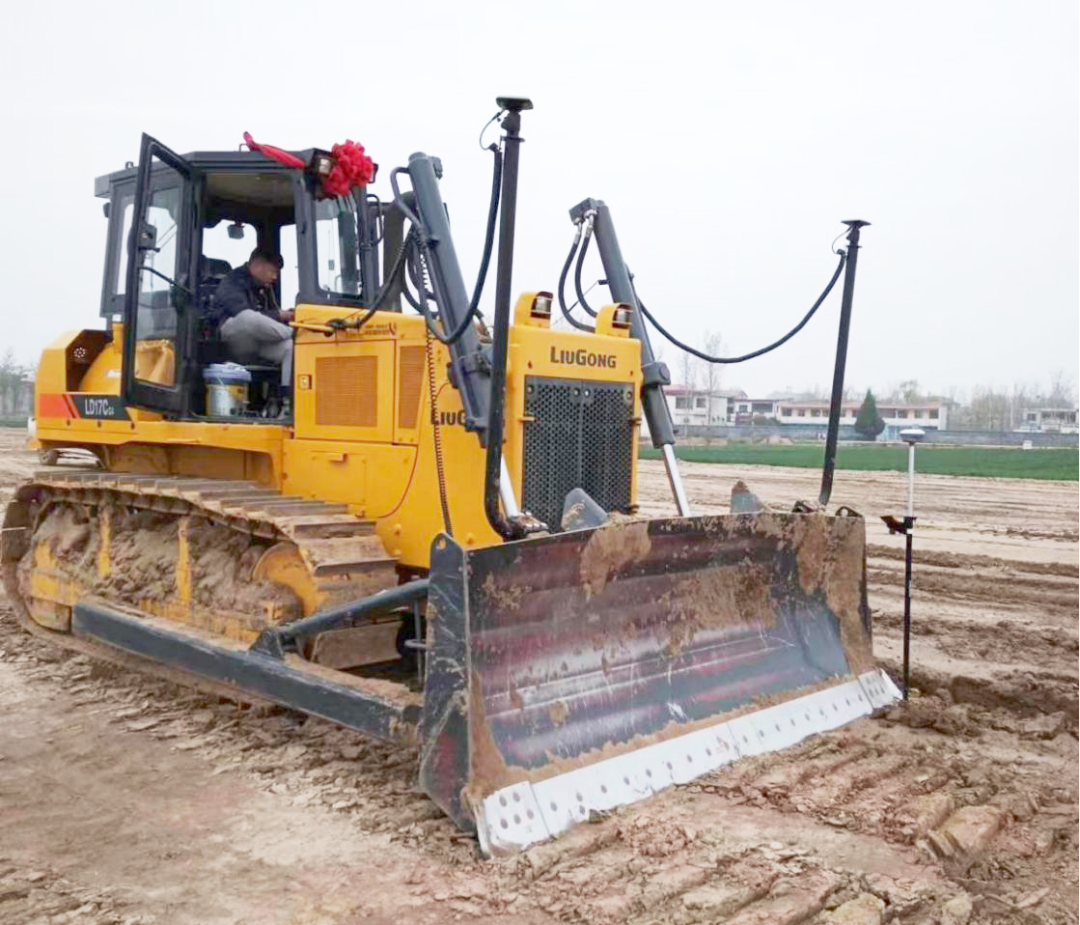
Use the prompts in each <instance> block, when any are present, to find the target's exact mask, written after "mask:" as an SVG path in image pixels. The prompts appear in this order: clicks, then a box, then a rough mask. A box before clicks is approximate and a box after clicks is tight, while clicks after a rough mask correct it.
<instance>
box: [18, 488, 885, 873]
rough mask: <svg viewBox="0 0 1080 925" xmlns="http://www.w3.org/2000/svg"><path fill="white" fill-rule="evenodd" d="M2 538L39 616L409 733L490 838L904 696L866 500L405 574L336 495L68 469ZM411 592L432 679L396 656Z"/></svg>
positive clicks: (631, 796) (466, 822) (443, 792)
mask: <svg viewBox="0 0 1080 925" xmlns="http://www.w3.org/2000/svg"><path fill="white" fill-rule="evenodd" d="M3 537H4V544H3V570H4V581H5V585H6V587H7V589H8V592H9V595H10V596H11V598H12V599H13V600H14V601H15V602H16V606H17V607H18V608H19V609H20V610H21V611H22V617H23V619H24V620H25V621H26V622H27V624H28V626H30V627H32V628H33V629H34V630H35V631H38V632H44V631H51V632H50V635H51V636H53V638H55V639H57V640H58V641H60V642H61V643H62V644H63V643H67V644H69V645H71V644H74V645H76V646H77V647H84V646H85V645H87V644H88V643H89V644H94V645H102V644H103V645H104V646H106V647H109V648H110V649H112V650H113V651H116V650H119V651H121V652H124V653H128V654H129V655H135V656H139V657H141V658H143V659H150V660H152V661H154V662H155V663H158V664H159V665H164V666H166V667H167V668H173V669H180V670H181V671H182V672H184V673H185V674H187V675H189V676H194V677H196V678H199V679H201V682H202V683H205V682H206V681H207V680H209V681H210V682H211V683H212V684H217V685H224V688H223V689H224V690H226V691H232V692H238V693H239V694H240V696H241V697H244V698H246V699H251V700H253V701H256V702H265V701H269V702H273V703H278V704H282V705H285V706H288V707H292V708H295V709H299V710H302V711H305V712H308V713H311V714H313V715H317V716H321V717H323V718H326V719H329V720H332V721H335V722H339V723H342V724H343V725H347V726H350V727H351V728H355V729H358V730H360V731H363V732H367V733H370V734H373V735H376V736H378V737H381V738H385V739H397V740H403V741H415V740H418V741H419V744H420V782H421V786H422V787H423V788H424V790H425V791H426V792H427V793H428V794H429V795H430V796H431V797H432V798H433V799H434V800H435V802H436V803H438V805H439V806H440V807H441V808H442V809H443V810H444V811H445V812H447V813H448V815H450V816H451V818H452V819H454V821H455V822H456V823H458V824H459V825H460V826H461V827H463V828H465V829H466V830H470V831H476V832H477V834H478V836H479V839H480V843H481V847H482V849H483V850H484V851H485V853H489V854H490V853H496V852H499V851H505V850H509V849H513V848H520V847H523V846H527V845H529V844H531V843H534V842H537V841H541V840H544V839H547V838H550V837H552V836H555V835H558V834H559V833H561V832H563V831H565V830H566V829H568V828H570V827H571V826H573V825H575V824H577V823H580V822H582V821H587V820H588V818H589V816H590V814H592V813H596V812H604V811H608V810H610V809H613V808H615V807H617V806H621V805H625V804H628V803H632V802H635V801H637V800H640V799H643V798H645V797H647V796H649V795H650V794H652V793H654V792H656V791H658V790H661V789H663V788H665V787H668V786H671V785H673V784H679V783H685V782H687V781H690V780H692V779H694V778H696V777H699V776H700V775H702V774H704V773H707V772H708V771H711V770H714V769H716V768H718V767H720V766H722V765H723V764H726V763H728V762H731V761H734V760H736V759H738V758H740V757H746V756H749V755H755V754H759V753H762V752H766V751H773V750H776V749H780V748H785V747H787V746H789V745H792V744H794V743H795V742H798V741H800V740H801V739H803V738H805V737H806V736H808V735H811V734H813V733H815V732H820V731H823V730H827V729H831V728H835V727H836V726H840V725H843V724H844V723H847V722H850V721H851V720H852V719H855V718H857V717H858V716H863V715H867V714H868V713H870V712H871V711H872V710H874V709H875V708H879V707H882V706H885V705H887V704H889V703H891V702H892V701H893V700H894V699H896V697H897V696H898V692H897V691H896V689H895V687H894V686H893V685H892V682H891V681H889V679H888V678H887V676H885V675H884V674H883V673H882V672H881V671H880V670H878V669H876V668H875V667H874V665H873V659H872V654H871V651H870V635H869V617H868V609H867V605H866V596H865V595H866V590H865V564H864V562H865V559H864V525H863V521H862V519H861V518H860V517H858V516H825V515H821V514H815V513H796V514H780V513H774V512H763V511H758V512H755V513H751V514H740V515H729V516H723V517H697V518H674V519H670V520H649V521H646V520H631V519H626V520H618V521H616V522H613V523H610V524H607V525H605V526H602V527H599V528H594V529H587V530H576V531H570V532H566V533H561V534H556V535H552V536H546V537H534V538H531V539H527V540H522V541H517V542H510V543H504V544H501V545H498V546H494V547H486V548H482V549H466V548H463V547H461V546H459V545H458V544H457V543H455V542H454V541H453V540H452V539H451V538H449V537H447V536H440V537H438V538H437V539H436V541H435V543H434V545H433V549H432V560H431V570H430V574H429V577H428V579H427V580H426V581H424V582H412V583H409V584H406V585H399V576H398V571H397V568H396V565H395V562H394V560H393V558H391V557H390V556H388V555H387V554H386V552H385V550H384V549H383V547H382V545H381V542H380V541H379V539H378V538H377V537H376V536H375V535H374V533H373V532H372V531H371V528H370V525H369V524H367V523H365V522H363V521H361V520H359V519H358V518H355V517H352V516H351V515H349V514H348V513H347V511H344V510H343V509H342V507H341V506H334V505H330V504H325V503H322V502H318V501H310V500H304V499H300V498H288V497H284V496H282V495H280V494H279V493H277V492H274V491H270V490H266V489H263V488H260V487H259V486H258V485H256V484H254V483H249V482H221V481H213V480H204V479H197V478H185V477H159V476H143V475H124V474H117V473H108V472H100V471H94V472H85V471H76V470H71V469H68V470H63V469H57V470H52V471H47V472H42V473H38V475H37V476H36V477H35V479H34V480H33V481H32V482H31V483H29V484H27V485H25V486H23V487H21V488H20V489H19V491H18V493H17V495H16V498H15V500H14V501H13V502H12V504H10V505H9V507H8V510H7V514H6V517H5V523H4V534H3ZM410 588H415V589H417V592H416V593H414V594H413V595H412V598H411V600H412V602H413V605H414V606H413V610H412V612H411V613H412V614H413V615H415V614H416V613H418V611H417V609H416V602H417V601H419V600H420V598H419V592H420V590H421V589H422V591H423V592H424V596H425V598H426V601H425V602H424V603H425V604H426V607H425V609H426V617H427V630H426V638H425V639H424V640H423V641H420V640H416V642H415V645H417V646H420V647H422V648H424V649H426V653H425V654H426V658H425V662H426V665H425V671H424V677H423V691H422V692H420V691H417V690H416V689H415V688H416V684H415V673H412V674H411V675H410V672H409V671H406V670H402V666H403V664H404V662H403V660H402V659H401V658H400V655H401V654H402V652H403V648H402V641H401V640H402V630H403V628H410V629H411V621H410V611H409V608H408V606H407V605H405V604H404V603H403V602H405V601H406V600H407V597H406V596H403V592H404V594H405V595H408V594H409V589H410ZM386 595H388V596H389V597H388V600H390V601H391V603H390V605H388V606H387V607H382V608H380V607H370V608H367V609H364V608H363V607H361V608H360V610H358V611H355V612H352V613H350V602H352V603H354V604H355V603H356V602H360V601H372V600H375V601H377V600H378V599H379V598H380V597H381V596H386ZM339 611H340V612H341V613H342V614H343V616H342V617H341V618H340V619H338V618H337V617H335V614H336V613H337V612H339ZM361 611H363V612H362V613H361ZM326 615H329V618H328V617H327V616H326ZM320 621H322V622H320ZM316 624H317V625H316ZM305 627H309V628H310V629H304V631H303V632H300V631H299V630H300V629H303V628H305ZM43 628H44V629H43ZM294 630H295V632H294ZM388 665H389V666H393V667H395V668H396V669H397V674H396V675H390V676H388V675H387V673H386V667H387V666H388ZM365 666H367V667H365ZM410 667H411V666H410ZM368 668H371V669H372V670H373V671H374V674H372V671H371V670H368ZM343 669H348V670H343ZM409 677H412V678H413V679H414V683H412V684H409V683H405V682H406V681H407V680H408V678H409Z"/></svg>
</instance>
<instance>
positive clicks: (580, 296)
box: [574, 218, 596, 318]
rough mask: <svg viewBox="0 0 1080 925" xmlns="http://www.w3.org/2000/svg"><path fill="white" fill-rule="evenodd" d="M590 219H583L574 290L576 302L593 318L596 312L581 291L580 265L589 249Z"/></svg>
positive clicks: (591, 229) (590, 238) (591, 227)
mask: <svg viewBox="0 0 1080 925" xmlns="http://www.w3.org/2000/svg"><path fill="white" fill-rule="evenodd" d="M592 231H593V226H592V219H591V218H587V219H585V240H584V241H583V242H582V244H581V250H580V251H579V252H578V258H577V265H576V266H575V267H574V291H575V292H576V293H577V300H578V304H579V305H580V306H581V307H582V308H583V309H585V311H586V313H588V314H589V315H591V316H592V317H593V318H595V317H596V312H595V311H593V309H592V306H590V305H589V303H588V302H586V301H585V293H584V292H582V291H581V267H582V266H583V265H584V263H585V254H586V253H587V252H588V250H589V242H590V241H592Z"/></svg>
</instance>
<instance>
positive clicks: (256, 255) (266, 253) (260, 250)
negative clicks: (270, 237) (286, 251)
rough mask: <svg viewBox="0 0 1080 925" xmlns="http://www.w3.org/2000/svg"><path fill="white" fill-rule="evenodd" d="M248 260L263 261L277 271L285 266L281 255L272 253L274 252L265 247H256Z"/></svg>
mask: <svg viewBox="0 0 1080 925" xmlns="http://www.w3.org/2000/svg"><path fill="white" fill-rule="evenodd" d="M248 260H265V261H266V262H267V263H272V264H273V265H274V266H276V267H277V268H278V269H279V270H280V269H282V268H283V267H284V266H285V260H284V258H283V257H282V256H281V254H277V253H274V251H272V250H270V249H268V248H265V247H256V248H255V250H253V251H252V252H251V256H250V257H249V258H248Z"/></svg>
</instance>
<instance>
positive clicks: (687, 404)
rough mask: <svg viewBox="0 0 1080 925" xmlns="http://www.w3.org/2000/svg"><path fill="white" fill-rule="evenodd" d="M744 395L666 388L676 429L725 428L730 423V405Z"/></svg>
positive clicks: (678, 387) (665, 392) (674, 386)
mask: <svg viewBox="0 0 1080 925" xmlns="http://www.w3.org/2000/svg"><path fill="white" fill-rule="evenodd" d="M742 394H743V393H742V392H737V393H734V394H733V393H731V392H720V391H716V390H714V391H712V392H709V391H707V390H705V389H690V388H687V387H686V386H685V385H669V386H666V387H665V388H664V395H665V396H666V397H667V403H668V408H669V410H670V411H671V420H672V423H673V424H675V426H676V427H681V426H686V425H690V426H699V427H705V426H706V425H717V426H723V425H725V424H727V423H729V415H730V403H731V402H732V401H734V400H736V397H737V396H740V395H742ZM743 397H745V396H743Z"/></svg>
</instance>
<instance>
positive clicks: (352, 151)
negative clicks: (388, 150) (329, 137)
mask: <svg viewBox="0 0 1080 925" xmlns="http://www.w3.org/2000/svg"><path fill="white" fill-rule="evenodd" d="M330 156H331V157H332V158H333V159H334V166H333V168H331V170H330V174H329V176H326V177H323V181H322V190H323V194H324V195H326V196H347V195H348V194H349V191H350V190H352V189H353V187H357V186H367V185H368V184H369V183H370V182H371V181H372V179H373V178H374V177H375V162H374V161H373V160H372V159H371V158H370V157H368V156H367V155H366V154H365V153H364V146H363V145H359V144H357V143H356V142H355V141H351V140H349V141H346V142H345V144H343V145H334V147H333V148H331V149H330Z"/></svg>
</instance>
